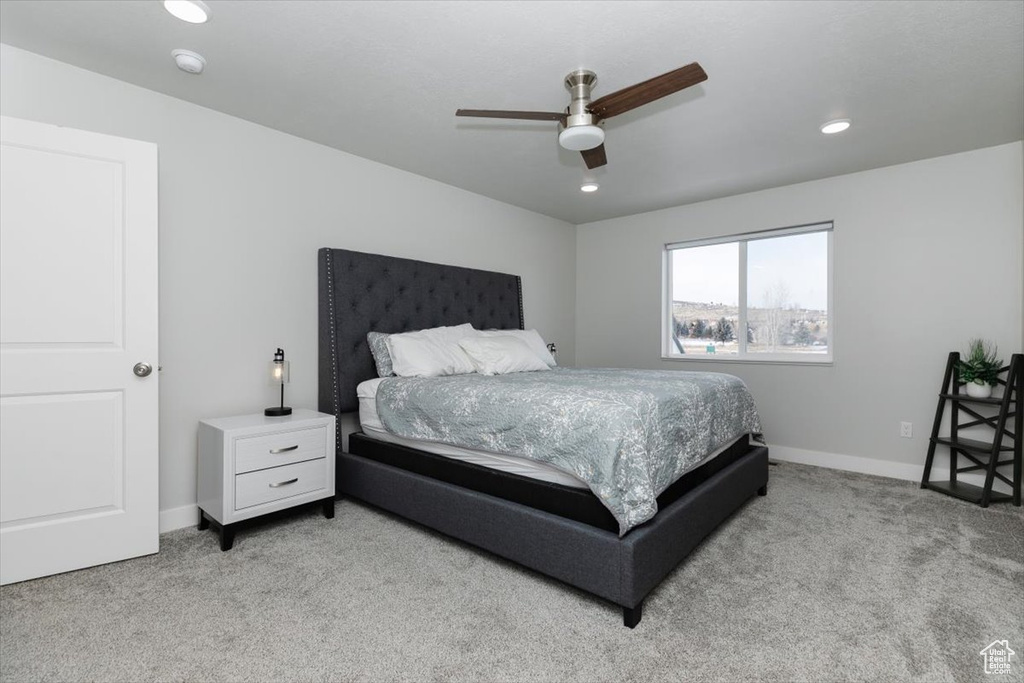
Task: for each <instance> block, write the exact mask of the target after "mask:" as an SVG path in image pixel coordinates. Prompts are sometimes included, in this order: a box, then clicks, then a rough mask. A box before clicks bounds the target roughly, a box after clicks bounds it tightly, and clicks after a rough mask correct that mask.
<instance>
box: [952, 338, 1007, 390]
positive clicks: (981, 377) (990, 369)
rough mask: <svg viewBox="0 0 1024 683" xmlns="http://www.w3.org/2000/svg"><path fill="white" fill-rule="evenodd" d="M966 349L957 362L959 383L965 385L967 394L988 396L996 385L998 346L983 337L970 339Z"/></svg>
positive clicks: (998, 368) (999, 362)
mask: <svg viewBox="0 0 1024 683" xmlns="http://www.w3.org/2000/svg"><path fill="white" fill-rule="evenodd" d="M968 349H969V350H968V351H967V353H966V354H964V357H963V358H961V359H960V361H959V362H958V363H957V368H956V369H957V372H958V373H959V375H960V383H961V384H966V385H967V395H968V396H971V397H973V398H988V397H989V396H991V395H992V387H994V386H995V385H996V378H997V377H998V376H999V370H1000V368H1002V367H1003V363H1002V361H1000V360H999V359H998V358H997V353H998V351H999V349H998V347H996V345H995V344H992V343H991V342H988V341H985V340H984V339H972V340H971V342H970V344H969V346H968Z"/></svg>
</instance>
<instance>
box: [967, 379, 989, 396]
mask: <svg viewBox="0 0 1024 683" xmlns="http://www.w3.org/2000/svg"><path fill="white" fill-rule="evenodd" d="M967 395H968V396H970V397H971V398H988V397H989V396H991V395H992V385H991V384H989V383H988V382H986V383H985V384H978V383H977V382H968V383H967Z"/></svg>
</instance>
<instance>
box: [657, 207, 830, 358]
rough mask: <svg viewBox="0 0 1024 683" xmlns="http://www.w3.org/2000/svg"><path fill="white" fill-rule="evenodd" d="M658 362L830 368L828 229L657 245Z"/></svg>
mask: <svg viewBox="0 0 1024 683" xmlns="http://www.w3.org/2000/svg"><path fill="white" fill-rule="evenodd" d="M665 293H666V296H665V311H664V320H665V333H664V335H663V338H664V350H663V356H664V357H665V358H680V359H684V358H685V359H693V358H703V359H707V360H711V359H713V360H747V361H783V362H790V363H794V362H796V363H804V362H806V363H827V362H831V361H832V328H833V325H832V224H831V223H818V224H815V225H807V226H801V227H796V228H786V229H782V230H768V231H764V232H757V233H749V234H746V235H736V236H733V237H725V238H721V239H712V240H700V241H693V242H677V243H675V244H667V245H665Z"/></svg>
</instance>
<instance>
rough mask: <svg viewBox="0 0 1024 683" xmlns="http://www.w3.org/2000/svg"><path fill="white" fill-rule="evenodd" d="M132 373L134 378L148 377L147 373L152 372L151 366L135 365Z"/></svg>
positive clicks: (144, 364)
mask: <svg viewBox="0 0 1024 683" xmlns="http://www.w3.org/2000/svg"><path fill="white" fill-rule="evenodd" d="M132 372H134V373H135V376H136V377H149V373H151V372H153V366H152V365H150V364H149V363H136V364H135V367H134V368H132Z"/></svg>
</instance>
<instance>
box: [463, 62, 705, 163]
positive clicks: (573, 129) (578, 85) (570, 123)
mask: <svg viewBox="0 0 1024 683" xmlns="http://www.w3.org/2000/svg"><path fill="white" fill-rule="evenodd" d="M707 79H708V75H707V74H706V73H704V69H702V68H701V66H700V64H698V63H697V62H694V63H693V64H687V65H686V66H684V67H680V68H678V69H676V70H674V71H669V72H668V73H665V74H662V75H660V76H655V77H654V78H650V79H648V80H646V81H644V82H643V83H637V84H636V85H631V86H629V87H626V88H623V89H622V90H617V91H615V92H613V93H612V94H610V95H605V96H604V97H599V98H597V99H596V100H593V101H591V99H590V91H591V89H592V88H593V87H594V84H595V83H597V75H596V74H595V73H594V72H593V71H586V70H585V69H579V70H577V71H573V72H572V73H570V74H569V75H568V76H566V77H565V87H566V89H567V90H568V91H569V92H570V93H572V101H571V102H570V103H569V106H568V108H567V109H566V110H565V112H561V113H559V112H547V111H501V110H494V109H457V110H456V111H455V115H456V116H478V117H482V118H489V119H525V120H527V121H558V122H559V123H560V124H561V128H562V131H561V132H560V133H559V134H558V144H560V145H561V146H562V147H564V148H565V149H570V150H573V151H576V152H580V153H581V154H582V155H583V161H584V162H586V164H587V168H597V167H598V166H604V165H605V164H607V163H608V156H607V155H606V154H605V151H604V129H603V128H601V127H600V124H601V122H602V121H604V120H605V119H610V118H611V117H613V116H618V115H619V114H624V113H625V112H627V111H630V110H632V109H636V108H637V107H640V106H643V105H645V104H648V103H650V102H653V101H655V100H658V99H661V98H662V97H665V96H666V95H671V94H672V93H674V92H679V91H680V90H683V89H684V88H689V87H690V86H691V85H697V84H698V83H701V82H702V81H706V80H707Z"/></svg>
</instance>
